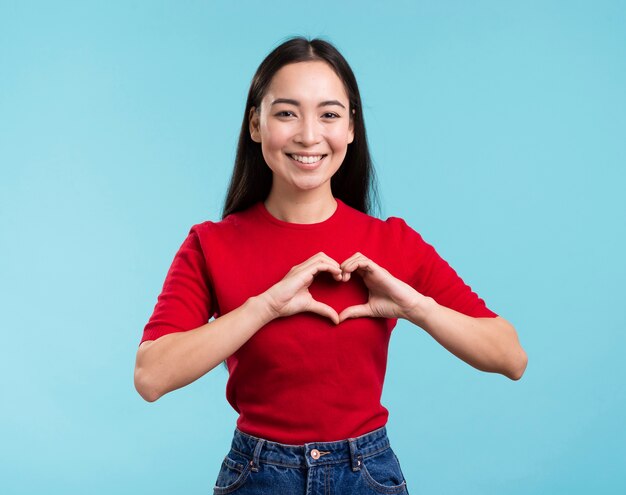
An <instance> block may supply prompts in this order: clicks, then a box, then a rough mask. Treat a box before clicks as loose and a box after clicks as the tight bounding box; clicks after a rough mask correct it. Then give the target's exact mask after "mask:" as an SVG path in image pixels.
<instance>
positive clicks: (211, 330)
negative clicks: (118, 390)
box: [135, 295, 275, 402]
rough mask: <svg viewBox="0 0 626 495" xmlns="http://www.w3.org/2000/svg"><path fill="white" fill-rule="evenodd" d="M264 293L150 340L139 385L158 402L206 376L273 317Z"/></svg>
mask: <svg viewBox="0 0 626 495" xmlns="http://www.w3.org/2000/svg"><path fill="white" fill-rule="evenodd" d="M264 297H265V296H263V295H260V296H256V297H251V298H250V299H248V300H247V301H246V302H245V303H244V304H242V305H241V306H239V307H238V308H236V309H234V310H233V311H231V312H229V313H226V314H224V315H222V316H221V317H219V318H217V319H215V320H213V321H211V322H209V323H206V324H204V325H202V326H201V327H198V328H195V329H193V330H189V331H186V332H176V333H171V334H167V335H164V336H162V337H160V338H158V339H157V340H147V341H145V342H143V343H142V344H141V345H140V346H139V350H138V351H137V359H136V362H135V388H136V389H137V392H139V395H141V396H142V397H143V398H144V399H145V400H147V401H149V402H154V401H155V400H157V399H158V398H159V397H161V396H163V395H165V394H166V393H168V392H171V391H173V390H176V389H178V388H181V387H184V386H185V385H188V384H190V383H192V382H194V381H195V380H197V379H198V378H200V377H201V376H203V375H205V374H206V373H208V372H209V371H211V370H212V369H213V368H215V367H216V366H217V365H219V363H221V362H222V361H224V359H226V358H227V357H228V356H230V355H232V354H233V353H234V352H235V351H237V349H239V348H240V347H241V346H242V345H243V344H245V343H246V342H247V341H248V340H249V339H250V338H251V337H252V336H253V335H254V334H255V333H256V332H257V331H258V330H259V329H260V328H261V327H263V326H264V325H265V324H266V323H269V322H270V321H271V320H272V319H273V318H275V316H272V313H271V311H270V310H269V308H268V305H267V303H266V302H265V301H264Z"/></svg>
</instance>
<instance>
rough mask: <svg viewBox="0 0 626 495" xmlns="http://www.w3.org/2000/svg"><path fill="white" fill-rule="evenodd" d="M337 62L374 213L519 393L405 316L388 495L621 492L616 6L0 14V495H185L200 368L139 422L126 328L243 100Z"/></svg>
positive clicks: (209, 384)
mask: <svg viewBox="0 0 626 495" xmlns="http://www.w3.org/2000/svg"><path fill="white" fill-rule="evenodd" d="M292 35H305V36H310V37H315V36H321V37H323V38H325V39H327V40H329V41H331V42H333V43H334V44H335V45H336V46H337V47H338V48H339V49H340V50H341V51H342V53H343V54H344V56H345V57H346V58H347V60H348V61H349V62H350V64H351V66H352V67H353V70H354V72H355V74H356V76H357V79H358V81H359V84H360V89H361V92H362V98H363V103H364V109H365V119H366V125H367V131H368V137H369V141H370V145H371V151H372V154H373V158H374V161H375V166H376V170H377V173H378V176H379V179H380V189H381V193H382V194H381V199H382V204H383V211H382V212H381V216H382V217H383V218H386V217H387V216H391V215H393V216H401V217H403V218H405V219H406V220H407V222H408V223H409V224H410V225H411V226H412V227H413V228H414V229H416V230H417V231H419V232H420V233H421V234H422V235H423V236H424V238H425V239H426V240H427V241H428V242H430V243H432V244H433V245H434V246H435V247H436V248H437V250H438V251H439V252H440V254H441V255H442V256H443V257H444V258H445V259H447V260H448V261H449V263H450V264H451V265H452V266H453V267H454V268H455V269H456V270H457V272H458V273H459V274H460V275H461V276H462V277H463V279H464V280H465V281H466V282H467V283H468V284H470V285H471V286H472V288H473V289H474V290H475V291H476V292H478V294H479V295H480V296H481V297H483V298H484V299H485V301H486V302H487V304H488V305H489V307H491V308H492V309H493V310H494V311H496V312H497V313H499V314H500V315H502V316H503V317H505V318H506V319H508V320H509V321H510V322H511V323H513V325H514V326H515V327H516V329H517V331H518V334H519V337H520V341H521V343H522V345H523V347H524V348H525V350H526V351H527V353H528V356H529V364H528V368H527V370H526V373H525V375H524V376H523V378H522V379H521V380H520V381H517V382H516V381H511V380H509V379H507V378H505V377H504V376H502V375H496V374H491V373H484V372H480V371H478V370H476V369H474V368H472V367H471V366H469V365H467V364H466V363H464V362H463V361H461V360H459V359H458V358H456V357H455V356H454V355H452V354H451V353H449V352H448V351H446V350H445V349H444V348H443V347H441V346H440V345H439V344H438V343H437V342H435V341H434V339H432V338H431V337H430V336H429V335H428V334H427V333H425V332H424V331H423V330H421V329H420V328H418V327H415V326H413V325H411V324H409V323H407V322H405V321H401V322H399V324H398V326H397V327H396V329H395V330H394V334H393V338H392V342H391V348H390V355H389V367H388V373H387V380H386V385H385V389H384V393H383V404H384V405H385V406H386V407H388V408H389V410H390V418H389V423H388V430H389V435H390V438H391V442H392V445H393V446H394V449H395V451H396V453H397V454H398V457H399V458H400V461H401V464H402V467H403V470H404V472H405V476H406V478H407V481H408V487H409V491H410V492H411V493H433V494H458V493H464V494H468V495H469V494H483V495H484V494H503V493H506V494H529V493H550V494H565V493H567V494H576V493H624V492H625V491H626V474H625V470H624V466H625V465H626V448H625V445H626V432H625V428H624V419H623V418H624V415H625V406H626V392H625V387H624V384H623V381H624V377H625V371H626V367H625V365H624V349H625V348H626V337H625V333H624V330H625V328H626V325H625V317H624V296H625V291H624V277H625V275H626V264H625V262H624V252H625V251H626V249H625V244H626V243H625V241H626V222H625V213H626V200H625V196H626V195H625V194H624V185H625V178H626V177H625V172H624V169H625V165H626V145H625V141H626V140H625V130H626V91H625V88H626V4H625V3H624V2H619V1H615V2H610V1H597V0H596V1H567V2H566V1H560V2H557V1H529V2H513V1H477V2H466V1H441V0H439V1H427V2H409V1H397V2H364V1H363V0H360V1H358V2H357V1H353V2H334V1H316V2H296V1H294V0H289V1H274V2H271V3H267V2H266V3H262V2H257V1H237V2H228V1H215V2H209V1H195V2H174V1H170V2H157V1H150V2H149V1H144V2H140V1H129V2H121V1H119V2H85V1H75V2H69V1H57V2H32V1H31V2H28V1H23V2H18V1H6V0H2V1H1V2H0V167H1V168H0V170H1V176H0V179H1V180H0V235H1V237H0V243H1V244H0V248H1V253H0V254H1V256H0V279H1V281H2V284H1V286H0V287H1V288H0V291H1V293H0V305H1V310H0V314H1V318H2V320H1V324H0V326H1V329H2V344H1V345H0V376H1V380H2V384H1V386H2V407H1V408H0V439H1V440H0V443H1V447H0V492H2V493H3V494H26V493H28V494H30V493H36V492H42V493H54V494H56V493H59V494H61V493H63V494H70V493H71V494H78V493H93V494H100V493H118V494H136V493H151V494H168V493H210V491H211V488H212V486H213V482H214V481H215V477H216V476H217V472H218V469H219V465H220V462H221V460H222V458H223V456H224V455H225V453H226V452H227V450H228V447H229V445H230V439H231V437H232V432H233V429H234V425H235V420H236V414H235V412H234V410H232V409H231V408H230V406H229V405H228V403H227V402H226V399H225V383H226V379H227V374H226V370H225V369H224V368H223V367H222V366H220V367H218V368H216V369H214V370H213V371H212V372H210V373H208V374H207V375H205V376H204V377H202V378H201V379H199V380H197V381H196V382H194V383H193V384H191V385H189V386H188V387H185V388H183V389H180V390H177V391H174V392H172V393H170V394H168V395H166V396H164V397H162V398H161V399H159V400H158V401H157V402H154V403H147V402H144V401H143V399H141V397H140V396H139V395H138V394H137V392H136V391H135V389H134V386H133V368H134V361H135V355H136V350H137V346H138V344H139V340H140V338H141V333H142V330H143V326H144V325H145V323H146V322H147V319H148V318H149V316H150V314H151V312H152V309H153V307H154V304H155V302H156V297H157V295H158V293H159V292H160V289H161V286H162V283H163V280H164V277H165V274H166V272H167V269H168V268H169V265H170V263H171V260H172V258H173V256H174V254H175V252H176V250H177V249H178V247H179V246H180V244H181V242H182V240H183V239H184V237H185V236H186V234H187V232H188V230H189V228H190V226H191V225H193V224H194V223H198V222H201V221H204V220H217V219H218V218H219V212H220V208H221V205H222V202H223V200H224V197H225V193H226V186H227V181H228V179H229V177H230V173H231V170H232V165H233V161H234V153H235V147H236V142H237V137H238V131H239V126H240V124H241V119H242V117H243V112H244V103H245V98H246V95H247V91H248V85H249V83H250V79H251V77H252V75H253V73H254V71H255V70H256V68H257V66H258V64H259V63H260V62H261V60H262V59H263V58H264V57H265V55H266V54H267V53H269V51H270V50H271V49H272V48H274V47H275V46H276V45H278V44H279V43H280V42H282V41H284V40H285V39H286V38H287V37H289V36H292Z"/></svg>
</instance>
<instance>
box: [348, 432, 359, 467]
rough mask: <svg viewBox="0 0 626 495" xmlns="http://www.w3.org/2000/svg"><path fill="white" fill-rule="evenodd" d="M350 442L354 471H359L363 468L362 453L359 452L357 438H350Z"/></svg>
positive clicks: (351, 461)
mask: <svg viewBox="0 0 626 495" xmlns="http://www.w3.org/2000/svg"><path fill="white" fill-rule="evenodd" d="M348 444H349V445H350V463H351V464H352V471H359V470H360V469H361V455H360V454H358V453H357V448H356V439H355V438H348Z"/></svg>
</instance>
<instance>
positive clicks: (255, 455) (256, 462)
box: [250, 438, 265, 472]
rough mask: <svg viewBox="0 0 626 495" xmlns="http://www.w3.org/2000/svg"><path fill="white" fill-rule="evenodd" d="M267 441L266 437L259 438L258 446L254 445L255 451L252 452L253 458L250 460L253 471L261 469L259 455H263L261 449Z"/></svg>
mask: <svg viewBox="0 0 626 495" xmlns="http://www.w3.org/2000/svg"><path fill="white" fill-rule="evenodd" d="M264 443H265V439H264V438H259V441H258V442H257V444H256V446H255V447H254V452H253V454H252V460H251V461H250V466H251V467H250V469H251V470H252V471H255V472H256V471H258V470H259V456H260V455H261V449H262V448H263V444H264Z"/></svg>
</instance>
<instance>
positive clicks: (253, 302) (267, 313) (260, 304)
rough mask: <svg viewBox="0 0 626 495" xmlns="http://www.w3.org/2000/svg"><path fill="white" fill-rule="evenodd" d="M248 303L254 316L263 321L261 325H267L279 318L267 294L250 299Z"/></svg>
mask: <svg viewBox="0 0 626 495" xmlns="http://www.w3.org/2000/svg"><path fill="white" fill-rule="evenodd" d="M246 303H247V304H249V305H250V307H251V308H253V311H254V314H256V315H257V316H258V317H259V318H260V319H261V325H265V324H267V323H269V322H270V321H272V320H274V319H276V318H278V316H279V315H278V313H277V312H276V310H275V309H274V307H273V306H272V304H271V301H270V298H269V297H268V295H267V294H266V293H265V292H263V293H262V294H259V295H258V296H252V297H250V298H249V299H248V300H247V301H246Z"/></svg>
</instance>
